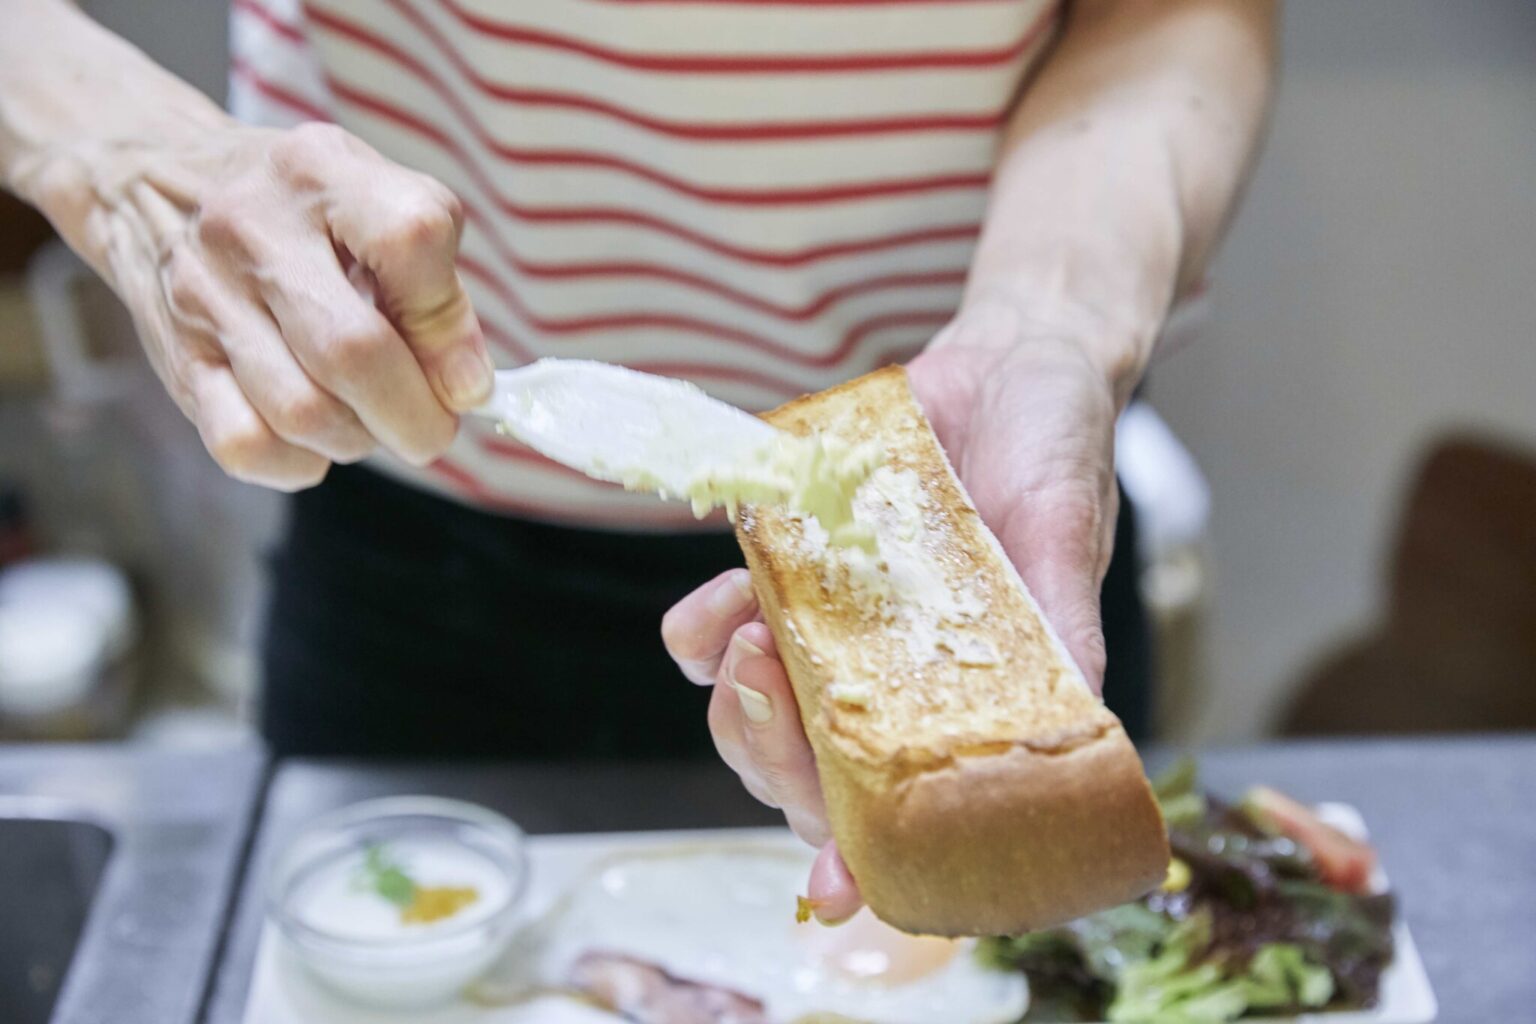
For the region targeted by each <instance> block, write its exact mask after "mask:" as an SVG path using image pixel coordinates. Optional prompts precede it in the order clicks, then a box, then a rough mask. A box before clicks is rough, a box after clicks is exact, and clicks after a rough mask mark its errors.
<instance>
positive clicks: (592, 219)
mask: <svg viewBox="0 0 1536 1024" xmlns="http://www.w3.org/2000/svg"><path fill="white" fill-rule="evenodd" d="M242 74H243V76H244V77H245V78H247V79H249V80H250V81H251V83H252V85H253V86H255V87H257V88H258V89H260V90H261V91H263V92H264V93H266V94H267V95H269V96H271V97H272V98H273V99H274V100H276V101H278V102H287V103H303V102H304V101H302V100H299V99H298V98H296V97H292V96H291V94H285V93H284V92H283V90H282V89H281V87H280V86H276V85H274V84H273V83H271V82H270V81H268V80H266V79H264V78H262V77H261V76H260V75H259V74H258V73H257V72H256V71H255V70H254V69H251V68H249V67H246V68H243V69H242ZM295 109H300V112H301V113H304V112H306V111H309V110H313V109H314V108H312V107H309V106H308V104H305V105H304V107H303V108H297V107H296V108H295ZM330 119H331V118H330V117H329V116H326V117H324V118H323V120H330ZM391 120H393V121H394V123H396V124H397V125H399V126H400V127H402V128H404V129H406V130H407V131H409V132H411V133H412V134H414V135H416V136H418V137H420V138H422V139H423V140H425V141H427V142H430V143H432V144H434V145H436V146H438V147H439V148H440V149H442V150H444V151H445V152H447V153H449V154H451V155H452V156H453V157H454V158H455V159H456V160H457V162H458V163H459V165H460V166H461V167H462V168H463V169H464V170H465V172H466V173H467V174H468V175H469V176H470V177H471V178H473V179H474V181H475V184H476V185H478V186H479V187H480V188H481V189H482V190H483V191H484V192H485V193H486V194H487V195H488V196H490V197H491V200H492V202H493V203H494V204H495V206H496V208H497V209H498V210H500V211H501V212H502V213H503V214H504V215H506V216H508V217H510V218H512V219H514V220H519V221H524V222H527V223H530V224H624V225H628V226H632V227H637V228H644V229H646V230H650V231H655V232H657V233H658V234H663V235H667V236H669V237H672V238H677V239H679V240H681V241H685V242H688V243H690V244H692V245H696V246H698V247H699V248H700V249H704V250H706V251H708V252H712V253H715V254H717V255H720V256H726V257H729V258H731V259H735V260H739V261H741V262H743V263H751V264H755V265H759V266H770V267H799V266H805V265H807V264H811V263H817V262H820V261H822V260H830V259H837V258H840V257H844V256H859V255H864V254H867V253H872V252H884V251H886V250H889V249H901V248H905V247H908V246H915V245H926V244H930V243H938V242H958V241H972V240H974V239H975V237H976V235H977V234H978V233H979V232H980V231H981V225H980V224H979V223H977V222H974V221H968V222H964V223H960V224H939V225H935V226H933V227H926V228H916V229H913V230H909V231H898V232H893V233H890V234H885V235H874V236H871V237H867V238H850V239H843V240H840V241H836V242H825V243H821V244H819V245H812V246H807V247H805V248H801V249H787V250H772V249H751V248H747V247H745V246H740V245H735V244H733V243H731V242H728V241H725V240H723V239H719V238H714V237H712V236H710V235H706V234H703V233H702V232H698V231H695V230H693V229H692V228H689V227H685V226H683V225H681V224H676V223H673V222H672V221H668V220H665V219H663V218H660V217H655V216H652V215H650V214H648V213H643V212H640V211H637V210H627V209H624V208H622V207H604V206H527V205H524V204H521V203H516V202H513V201H512V200H510V199H507V198H505V197H504V196H502V195H501V194H500V192H499V191H498V190H497V188H496V186H495V185H494V184H493V183H492V182H491V180H490V178H489V177H487V175H486V174H485V172H484V170H482V169H481V167H480V166H479V164H478V163H477V162H476V161H475V160H474V158H473V157H471V156H470V155H469V154H468V153H467V152H465V150H464V148H463V147H462V146H460V145H459V144H458V143H457V142H456V141H454V140H453V139H452V138H450V137H449V136H448V135H446V134H444V133H443V132H441V131H440V130H438V129H437V128H436V127H434V126H432V125H430V124H427V123H426V122H425V121H421V120H419V119H416V118H412V117H407V116H404V115H401V116H400V117H397V118H392V119H391Z"/></svg>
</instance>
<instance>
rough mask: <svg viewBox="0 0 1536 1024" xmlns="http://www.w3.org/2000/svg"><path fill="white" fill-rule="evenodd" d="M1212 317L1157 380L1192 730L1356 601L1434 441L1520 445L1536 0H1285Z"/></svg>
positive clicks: (1273, 687) (1261, 692)
mask: <svg viewBox="0 0 1536 1024" xmlns="http://www.w3.org/2000/svg"><path fill="white" fill-rule="evenodd" d="M1283 45H1284V51H1285V52H1284V64H1283V68H1284V70H1283V74H1282V81H1281V87H1280V98H1279V104H1278V106H1277V108H1276V110H1275V117H1274V122H1273V126H1272V135H1271V138H1270V141H1269V145H1268V149H1267V151H1266V152H1265V154H1264V156H1263V158H1262V160H1261V162H1260V165H1259V171H1258V174H1257V176H1256V177H1255V179H1254V181H1253V183H1252V187H1251V189H1250V192H1249V195H1248V197H1247V200H1246V202H1245V204H1244V206H1243V209H1242V211H1241V213H1240V214H1239V215H1238V218H1237V220H1236V222H1235V223H1234V225H1233V228H1232V232H1231V235H1230V236H1229V238H1228V241H1227V243H1226V246H1225V248H1224V250H1223V252H1222V254H1221V257H1220V260H1219V262H1218V263H1217V266H1216V270H1215V274H1214V279H1213V289H1212V295H1213V299H1212V314H1211V318H1210V321H1209V323H1208V325H1207V329H1206V336H1205V337H1204V338H1203V339H1202V340H1201V341H1200V343H1198V344H1197V345H1194V346H1192V347H1189V348H1186V349H1184V350H1182V351H1180V352H1177V353H1175V354H1174V355H1173V356H1172V357H1171V358H1170V359H1169V361H1168V362H1167V363H1166V364H1164V365H1163V366H1161V367H1159V368H1158V369H1157V370H1156V371H1155V376H1154V377H1153V380H1152V384H1151V387H1150V390H1151V393H1152V397H1153V402H1154V404H1155V405H1156V406H1157V408H1158V410H1159V411H1160V412H1161V413H1163V415H1164V416H1165V417H1166V418H1167V419H1168V420H1169V422H1170V423H1171V424H1172V425H1173V427H1174V428H1175V430H1176V431H1178V433H1179V434H1180V435H1181V436H1182V437H1183V439H1184V440H1185V442H1186V443H1187V444H1188V445H1189V446H1190V447H1191V449H1192V450H1193V451H1194V454H1195V456H1196V457H1197V458H1198V460H1199V461H1200V463H1201V465H1202V466H1203V467H1204V469H1205V471H1206V473H1207V474H1208V476H1209V477H1210V480H1211V487H1212V522H1211V533H1212V536H1211V548H1212V571H1213V575H1214V579H1213V582H1212V591H1211V599H1210V601H1209V605H1208V609H1209V621H1208V623H1207V626H1206V635H1207V637H1208V639H1209V647H1208V654H1207V657H1208V669H1209V679H1210V684H1209V687H1208V691H1209V692H1208V700H1207V702H1206V708H1205V713H1204V715H1203V716H1202V717H1201V719H1200V721H1199V722H1198V731H1199V733H1200V734H1201V735H1204V736H1210V737H1224V738H1225V737H1235V736H1246V735H1252V734H1255V733H1257V732H1258V731H1260V730H1261V729H1263V728H1264V727H1265V726H1266V725H1267V724H1268V723H1269V721H1270V720H1271V716H1272V714H1273V712H1274V711H1275V710H1276V703H1277V701H1278V700H1279V699H1280V697H1281V695H1282V694H1283V693H1284V692H1285V690H1286V689H1287V688H1288V687H1289V686H1290V685H1291V684H1292V683H1293V682H1294V681H1295V680H1296V679H1297V677H1298V676H1299V675H1300V674H1301V673H1302V672H1303V671H1305V669H1306V668H1307V667H1308V665H1309V663H1310V662H1311V661H1312V659H1314V658H1315V657H1317V656H1318V655H1319V654H1320V653H1321V652H1322V651H1323V650H1325V649H1326V648H1327V647H1329V646H1330V645H1332V644H1334V643H1337V642H1339V641H1341V640H1342V639H1344V638H1345V637H1346V636H1348V635H1350V634H1352V633H1354V632H1356V631H1357V630H1359V629H1360V628H1361V627H1362V626H1364V625H1365V624H1366V623H1367V621H1368V620H1369V618H1370V617H1371V616H1373V615H1374V614H1375V609H1376V607H1377V602H1378V601H1379V600H1380V582H1381V565H1382V560H1383V556H1384V555H1385V554H1386V553H1387V548H1388V545H1389V544H1390V543H1391V540H1392V530H1393V528H1394V527H1395V525H1396V520H1397V516H1398V514H1399V511H1400V507H1401V500H1402V498H1403V497H1404V491H1405V489H1406V487H1407V485H1408V482H1409V479H1410V475H1411V473H1412V471H1413V470H1414V468H1415V467H1416V462H1417V460H1418V459H1419V458H1420V457H1421V456H1422V454H1423V451H1424V448H1425V446H1426V445H1427V444H1428V443H1430V441H1431V440H1432V439H1433V438H1434V437H1436V436H1437V435H1439V434H1440V433H1442V432H1443V431H1445V430H1447V429H1448V428H1451V427H1455V426H1461V425H1468V426H1473V427H1479V428H1484V429H1486V430H1488V431H1490V432H1492V433H1493V434H1495V435H1499V436H1505V437H1509V438H1512V439H1515V440H1518V441H1521V442H1523V443H1524V445H1525V446H1526V447H1528V448H1530V447H1536V59H1533V57H1532V55H1533V54H1536V4H1533V3H1530V2H1529V0H1489V2H1484V3H1477V4H1458V3H1453V4H1447V3H1442V2H1437V0H1413V2H1402V0H1353V2H1350V3H1335V2H1331V0H1292V2H1290V3H1288V4H1287V5H1286V12H1285V32H1284V42H1283Z"/></svg>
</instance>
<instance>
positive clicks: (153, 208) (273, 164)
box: [50, 121, 492, 490]
mask: <svg viewBox="0 0 1536 1024" xmlns="http://www.w3.org/2000/svg"><path fill="white" fill-rule="evenodd" d="M50 171H51V173H52V179H51V182H50V184H51V185H52V187H53V188H54V189H55V195H54V198H55V199H56V200H57V199H58V198H59V195H58V193H59V192H63V193H66V194H67V200H66V202H67V204H71V205H72V206H73V207H74V212H75V213H76V214H77V216H75V217H73V218H69V217H66V218H63V220H64V221H65V222H66V223H68V222H71V221H72V222H73V223H75V224H77V225H79V230H78V234H79V236H80V237H78V238H71V239H70V240H71V242H72V243H74V244H75V247H76V248H77V249H78V250H80V251H81V252H82V253H83V254H84V255H85V256H86V258H87V259H89V260H91V261H92V263H93V264H95V266H96V269H97V270H98V271H100V272H101V273H102V274H103V276H104V277H105V278H106V279H107V281H108V282H109V283H110V284H111V285H112V286H113V288H114V290H115V291H116V292H117V293H118V295H119V296H120V297H121V298H122V300H123V302H124V303H126V304H127V306H128V308H129V310H130V311H131V312H132V314H133V317H134V320H135V323H136V324H137V326H138V329H139V333H140V335H141V337H142V340H143V342H144V347H145V349H146V351H147V352H148V354H149V358H150V362H151V363H152V364H153V365H154V367H155V370H156V372H157V373H158V374H159V375H160V378H161V380H162V381H164V383H165V386H166V389H167V390H168V391H169V392H170V394H171V396H172V397H173V398H174V399H175V400H176V402H177V404H178V405H179V406H180V407H181V409H182V411H183V412H185V413H186V415H187V417H188V418H189V419H191V420H192V422H193V423H194V424H196V426H197V429H198V431H199V433H200V434H201V435H202V439H203V443H204V444H205V445H206V446H207V448H208V450H209V452H210V453H212V455H213V457H214V459H215V460H217V462H218V463H219V465H220V466H222V467H223V468H224V469H225V471H226V472H228V473H229V474H230V475H232V476H234V477H237V478H239V479H242V480H247V481H250V482H253V483H259V484H265V485H267V486H270V487H276V488H280V489H283V490H294V489H298V488H303V487H307V486H310V485H312V484H315V483H317V482H319V480H320V479H321V478H322V477H323V476H324V475H325V472H326V470H327V468H328V467H329V466H330V464H331V463H333V462H342V463H346V462H355V461H357V460H359V459H361V458H363V457H364V456H366V455H368V454H369V453H370V452H372V451H373V450H374V448H375V447H376V446H378V445H383V446H384V447H385V448H387V449H389V450H390V451H392V452H393V453H395V454H396V455H398V456H399V457H401V458H403V459H405V460H407V461H409V462H411V463H414V464H418V465H419V464H425V463H427V462H430V461H432V460H433V459H435V458H437V457H438V456H439V455H441V454H442V453H443V452H444V450H446V449H447V447H448V445H449V444H450V443H451V442H452V440H453V437H454V434H455V432H456V430H457V416H456V414H457V413H459V412H462V411H465V410H468V409H471V408H473V407H475V406H476V405H478V404H480V403H481V402H482V401H484V400H485V399H486V398H487V397H488V396H489V394H490V389H491V383H492V376H491V375H492V366H491V362H490V358H489V356H488V354H487V351H486V345H485V339H484V336H483V335H482V334H481V331H480V325H479V323H478V321H477V320H476V318H475V314H474V310H473V309H472V308H471V306H470V301H469V298H468V296H467V295H466V294H465V292H464V289H463V288H462V286H461V284H460V282H459V279H458V276H457V274H456V273H455V271H454V257H455V255H456V252H457V249H458V241H459V229H460V209H459V204H458V201H457V200H456V199H455V198H454V196H453V194H452V193H450V192H449V191H448V190H447V189H446V188H445V187H443V186H442V185H440V184H438V183H437V182H436V181H434V180H432V179H431V178H428V177H426V176H425V175H422V174H418V173H416V172H414V171H410V170H407V169H405V168H403V167H400V166H398V165H396V164H393V163H391V162H389V161H388V160H385V159H384V158H383V157H382V156H380V155H379V154H378V153H377V152H375V151H374V150H373V149H371V148H369V147H368V146H367V145H365V144H363V143H362V142H360V141H359V140H358V139H356V138H354V137H353V136H351V135H349V134H348V133H347V132H345V131H343V130H342V129H340V128H337V127H335V126H332V125H321V124H312V125H304V126H301V127H299V128H296V129H293V130H291V131H273V130H267V129H257V128H249V127H245V126H242V125H239V124H237V123H235V122H233V121H225V122H223V123H222V124H221V125H220V127H219V128H218V129H216V130H213V131H206V130H199V131H197V132H188V133H169V134H168V135H165V136H161V137H160V138H155V139H150V140H147V141H143V142H137V141H135V142H129V143H117V144H115V145H112V146H110V147H109V148H108V149H107V150H94V151H85V150H76V151H72V152H68V153H66V154H64V155H62V156H61V155H57V154H56V155H55V158H54V165H53V166H52V167H51V168H50ZM59 205H60V203H58V202H55V204H54V206H55V208H57V207H58V206H59Z"/></svg>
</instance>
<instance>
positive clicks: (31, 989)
mask: <svg viewBox="0 0 1536 1024" xmlns="http://www.w3.org/2000/svg"><path fill="white" fill-rule="evenodd" d="M3 809H4V805H3V803H0V810H3ZM111 852H112V834H111V833H110V832H108V831H107V830H106V829H105V828H104V827H102V826H101V825H98V824H96V823H95V822H89V821H68V820H64V821H57V820H49V819H47V818H42V817H37V818H10V819H5V818H0V1019H4V1020H6V1021H9V1022H11V1024H48V1021H49V1018H50V1017H51V1016H52V1015H53V1007H54V1003H55V1002H56V1001H57V1000H58V995H59V989H60V987H61V986H62V985H63V983H64V977H65V974H66V972H67V971H68V970H69V964H70V960H71V959H72V958H73V956H74V953H75V947H76V945H77V944H78V943H79V941H80V934H81V932H82V931H83V930H84V928H85V921H86V916H87V914H88V913H89V912H90V908H91V900H92V898H93V897H94V896H95V894H96V890H97V887H98V886H99V885H100V884H101V876H102V872H104V871H105V870H106V867H107V858H108V856H109V855H110V854H111Z"/></svg>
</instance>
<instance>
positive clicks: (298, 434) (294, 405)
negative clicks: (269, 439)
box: [271, 388, 345, 440]
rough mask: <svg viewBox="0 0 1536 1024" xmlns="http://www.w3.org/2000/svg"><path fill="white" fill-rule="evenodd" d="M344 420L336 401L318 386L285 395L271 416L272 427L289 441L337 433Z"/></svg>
mask: <svg viewBox="0 0 1536 1024" xmlns="http://www.w3.org/2000/svg"><path fill="white" fill-rule="evenodd" d="M344 422H345V420H344V419H343V416H342V410H341V408H340V407H339V406H338V404H337V403H336V401H335V400H334V399H332V398H330V397H329V396H327V395H325V394H323V393H321V392H320V391H319V390H317V389H315V388H303V389H297V390H295V391H294V392H293V393H292V394H289V395H285V396H284V397H283V398H282V399H281V400H280V401H279V403H278V404H277V407H276V409H274V410H273V413H272V417H271V424H272V428H273V429H274V430H276V431H277V432H278V434H279V435H281V436H282V437H285V438H287V439H289V440H295V439H312V438H317V437H321V436H323V435H326V434H330V433H333V432H335V431H336V430H337V428H339V427H340V426H342V425H343V423H344Z"/></svg>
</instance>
